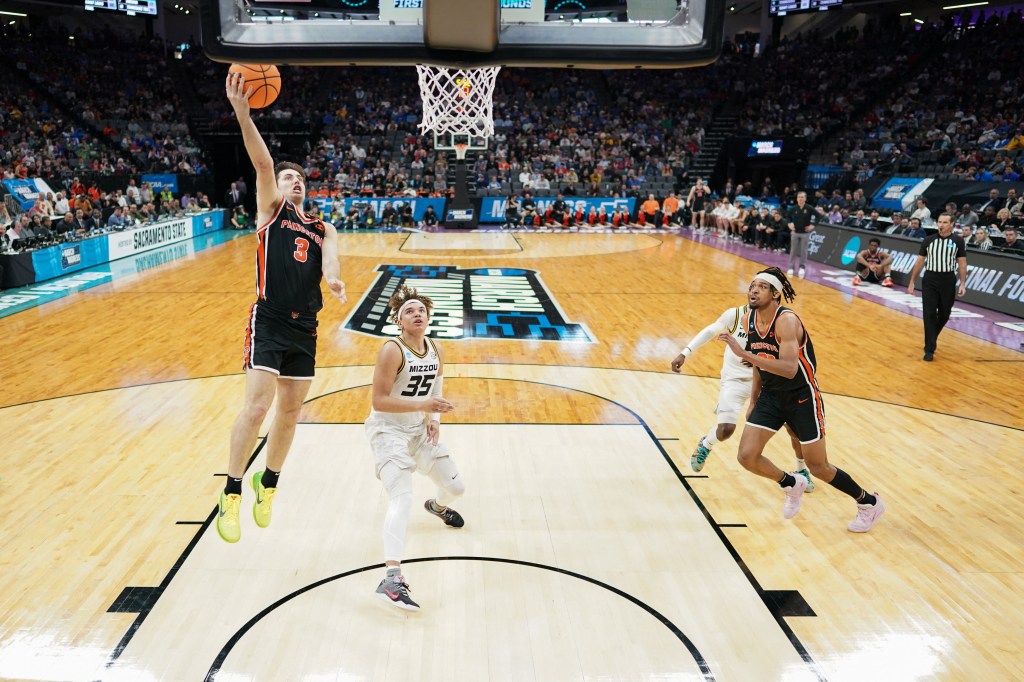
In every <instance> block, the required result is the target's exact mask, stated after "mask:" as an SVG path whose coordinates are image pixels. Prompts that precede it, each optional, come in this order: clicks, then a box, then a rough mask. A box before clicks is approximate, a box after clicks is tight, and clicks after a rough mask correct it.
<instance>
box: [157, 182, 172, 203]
mask: <svg viewBox="0 0 1024 682" xmlns="http://www.w3.org/2000/svg"><path fill="white" fill-rule="evenodd" d="M172 201H174V192H172V191H171V188H170V186H169V185H164V187H163V189H161V190H160V203H161V204H169V203H171V202H172Z"/></svg>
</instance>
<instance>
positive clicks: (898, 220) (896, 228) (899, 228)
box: [885, 211, 910, 234]
mask: <svg viewBox="0 0 1024 682" xmlns="http://www.w3.org/2000/svg"><path fill="white" fill-rule="evenodd" d="M908 227H910V219H909V218H907V217H906V216H905V215H903V214H902V213H900V212H899V211H897V212H896V213H893V214H892V225H891V226H889V228H888V229H887V230H886V231H885V233H886V234H903V231H904V230H905V229H907V228H908Z"/></svg>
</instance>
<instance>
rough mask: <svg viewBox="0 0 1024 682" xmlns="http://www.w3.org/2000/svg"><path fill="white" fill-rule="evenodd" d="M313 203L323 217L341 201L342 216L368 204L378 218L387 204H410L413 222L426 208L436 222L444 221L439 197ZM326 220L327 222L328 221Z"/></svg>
mask: <svg viewBox="0 0 1024 682" xmlns="http://www.w3.org/2000/svg"><path fill="white" fill-rule="evenodd" d="M314 201H316V203H317V205H318V206H319V207H320V210H321V211H323V212H324V216H329V215H330V214H331V211H332V210H333V209H334V202H335V201H343V202H344V203H345V207H344V208H343V209H342V211H341V212H342V214H347V213H348V212H349V210H350V209H351V208H352V207H353V206H355V207H357V208H358V209H359V210H360V211H362V210H363V208H364V207H365V206H366V205H367V204H369V205H370V206H372V207H373V214H374V215H375V216H377V217H378V218H380V214H381V213H382V212H383V211H384V208H385V207H386V206H387V205H388V204H390V205H392V206H394V207H395V208H396V209H397V208H400V207H402V206H405V205H406V204H412V218H413V220H422V219H423V214H424V213H426V212H427V206H433V207H434V213H436V214H437V219H438V220H443V219H444V199H442V198H439V197H338V198H337V199H335V198H333V197H317V198H316V199H314ZM327 220H328V221H329V219H327ZM335 227H337V225H335Z"/></svg>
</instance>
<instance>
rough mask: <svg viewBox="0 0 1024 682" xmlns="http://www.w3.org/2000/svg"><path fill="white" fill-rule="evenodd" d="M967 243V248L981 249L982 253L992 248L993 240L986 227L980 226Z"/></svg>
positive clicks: (975, 229)
mask: <svg viewBox="0 0 1024 682" xmlns="http://www.w3.org/2000/svg"><path fill="white" fill-rule="evenodd" d="M966 241H967V246H973V247H974V248H976V249H981V250H982V251H988V250H989V249H991V248H992V238H991V237H989V236H988V230H987V229H986V228H985V226H984V225H978V226H977V227H976V228H974V234H972V235H971V238H970V239H968V240H966Z"/></svg>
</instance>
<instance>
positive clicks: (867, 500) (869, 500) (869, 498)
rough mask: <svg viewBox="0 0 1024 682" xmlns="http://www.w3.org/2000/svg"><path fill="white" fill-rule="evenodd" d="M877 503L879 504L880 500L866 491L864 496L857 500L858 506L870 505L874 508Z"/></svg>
mask: <svg viewBox="0 0 1024 682" xmlns="http://www.w3.org/2000/svg"><path fill="white" fill-rule="evenodd" d="M875 502H878V500H876V499H875V496H874V495H872V494H870V493H869V492H868V491H867V490H865V491H864V494H863V495H861V496H860V497H859V498H858V499H857V504H870V505H871V506H872V507H873V506H875Z"/></svg>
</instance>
